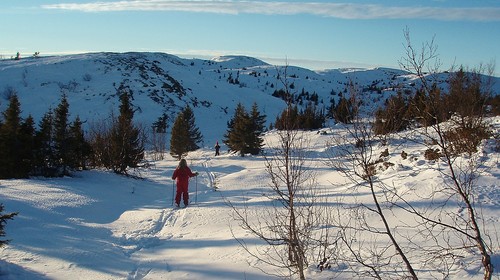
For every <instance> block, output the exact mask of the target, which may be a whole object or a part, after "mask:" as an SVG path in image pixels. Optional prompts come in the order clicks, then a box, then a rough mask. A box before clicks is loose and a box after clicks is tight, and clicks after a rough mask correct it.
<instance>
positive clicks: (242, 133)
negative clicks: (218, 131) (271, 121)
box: [223, 103, 251, 156]
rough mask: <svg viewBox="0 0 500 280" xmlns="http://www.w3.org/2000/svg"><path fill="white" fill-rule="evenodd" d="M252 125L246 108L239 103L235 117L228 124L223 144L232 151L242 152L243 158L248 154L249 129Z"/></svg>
mask: <svg viewBox="0 0 500 280" xmlns="http://www.w3.org/2000/svg"><path fill="white" fill-rule="evenodd" d="M250 123H251V122H250V117H249V116H248V113H247V112H246V111H245V107H244V106H243V105H242V104H241V103H238V105H237V106H236V109H235V111H234V116H233V118H232V119H231V120H230V121H229V123H228V130H227V132H226V134H225V135H224V140H223V142H224V144H226V145H227V146H228V147H229V149H230V150H231V151H238V152H240V155H241V156H244V155H245V153H246V152H247V144H248V138H249V137H248V127H249V125H250Z"/></svg>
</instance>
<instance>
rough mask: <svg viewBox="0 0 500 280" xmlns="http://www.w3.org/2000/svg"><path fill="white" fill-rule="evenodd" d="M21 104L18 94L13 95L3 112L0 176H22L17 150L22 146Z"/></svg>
mask: <svg viewBox="0 0 500 280" xmlns="http://www.w3.org/2000/svg"><path fill="white" fill-rule="evenodd" d="M20 114H21V104H20V102H19V99H18V98H17V95H16V94H13V95H11V97H10V99H9V106H8V107H7V109H6V110H5V111H4V112H3V113H2V115H3V119H4V122H3V123H2V126H1V128H0V178H22V177H26V175H27V174H22V172H20V170H19V168H18V167H19V164H20V158H19V157H18V156H17V151H18V150H19V149H20V148H21V143H20V141H19V137H20V135H19V134H20V128H21V117H20Z"/></svg>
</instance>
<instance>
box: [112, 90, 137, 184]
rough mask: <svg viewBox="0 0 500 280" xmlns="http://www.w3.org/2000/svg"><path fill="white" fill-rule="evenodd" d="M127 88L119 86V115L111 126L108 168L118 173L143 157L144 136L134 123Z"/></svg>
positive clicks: (134, 164)
mask: <svg viewBox="0 0 500 280" xmlns="http://www.w3.org/2000/svg"><path fill="white" fill-rule="evenodd" d="M129 94H132V92H131V91H130V89H129V88H127V87H124V86H120V87H119V88H118V95H119V96H120V115H119V116H118V119H117V120H115V121H114V123H113V126H112V128H111V139H110V142H111V156H112V163H111V166H110V168H111V169H112V170H113V171H114V172H116V173H120V174H126V173H127V168H128V167H133V168H135V167H137V166H138V164H139V163H140V162H141V161H142V160H143V159H144V138H143V135H142V131H141V129H140V128H139V127H137V126H136V125H134V123H133V118H134V111H133V109H132V104H131V103H130V97H129Z"/></svg>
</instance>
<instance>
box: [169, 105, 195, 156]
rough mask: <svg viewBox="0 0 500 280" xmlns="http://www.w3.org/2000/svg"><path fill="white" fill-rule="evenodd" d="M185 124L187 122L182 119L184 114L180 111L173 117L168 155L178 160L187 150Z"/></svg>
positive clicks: (187, 133) (187, 140) (187, 136)
mask: <svg viewBox="0 0 500 280" xmlns="http://www.w3.org/2000/svg"><path fill="white" fill-rule="evenodd" d="M186 126H187V122H186V120H185V119H184V114H183V112H180V113H179V114H178V115H177V117H176V118H175V121H174V125H173V126H172V137H171V138H170V155H171V156H172V157H174V158H177V159H179V160H180V159H181V158H183V157H184V156H186V155H187V153H188V152H189V150H188V143H189V141H190V140H189V132H188V129H187V127H186Z"/></svg>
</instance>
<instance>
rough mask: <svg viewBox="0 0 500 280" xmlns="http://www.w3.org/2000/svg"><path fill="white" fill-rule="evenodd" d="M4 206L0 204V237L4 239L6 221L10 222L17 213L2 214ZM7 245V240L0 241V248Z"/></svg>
mask: <svg viewBox="0 0 500 280" xmlns="http://www.w3.org/2000/svg"><path fill="white" fill-rule="evenodd" d="M3 210H4V206H3V204H0V237H5V228H4V227H5V224H6V223H7V220H12V219H13V218H14V216H16V215H17V213H9V214H4V213H3ZM7 243H9V240H0V248H1V247H2V246H3V245H5V244H7Z"/></svg>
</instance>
